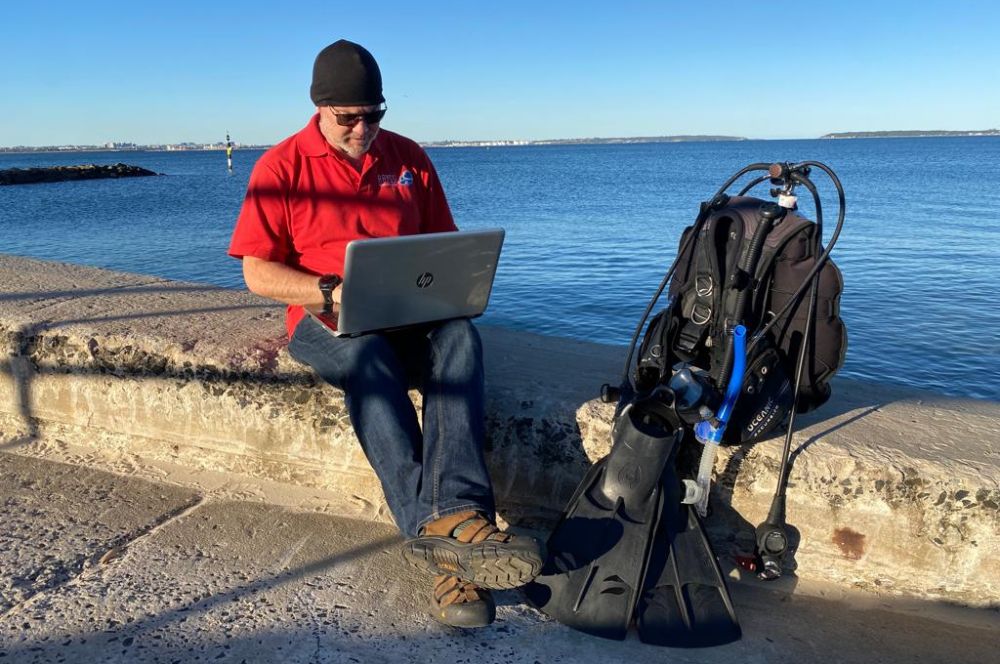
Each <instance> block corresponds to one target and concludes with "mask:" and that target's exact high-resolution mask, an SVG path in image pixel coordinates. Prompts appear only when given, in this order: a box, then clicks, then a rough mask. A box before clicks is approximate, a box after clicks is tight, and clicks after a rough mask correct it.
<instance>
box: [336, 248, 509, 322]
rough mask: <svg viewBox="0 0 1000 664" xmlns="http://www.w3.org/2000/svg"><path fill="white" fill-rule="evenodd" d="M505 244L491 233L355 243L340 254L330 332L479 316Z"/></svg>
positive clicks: (486, 299)
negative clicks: (333, 327)
mask: <svg viewBox="0 0 1000 664" xmlns="http://www.w3.org/2000/svg"><path fill="white" fill-rule="evenodd" d="M503 239H504V230H503V229H502V228H494V229H489V230H481V231H452V232H447V233H427V234H423V235H402V236H398V237H385V238H372V239H367V240H354V241H353V242H351V243H349V244H348V245H347V252H346V254H345V259H344V285H343V290H342V291H341V295H340V314H339V316H338V321H337V330H336V331H334V334H335V335H336V336H338V337H341V336H355V335H359V334H364V333H366V332H374V331H377V330H393V329H397V328H401V327H408V326H410V325H419V324H420V323H431V322H437V321H443V320H448V319H451V318H475V317H476V316H480V315H482V313H483V311H485V310H486V304H487V302H489V299H490V291H491V290H492V289H493V278H494V276H495V275H496V270H497V261H498V260H499V258H500V249H501V247H502V246H503Z"/></svg>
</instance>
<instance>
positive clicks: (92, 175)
mask: <svg viewBox="0 0 1000 664" xmlns="http://www.w3.org/2000/svg"><path fill="white" fill-rule="evenodd" d="M150 175H161V174H160V173H155V172H153V171H150V170H148V169H145V168H142V167H141V166H130V165H129V164H122V163H118V164H110V165H106V164H105V165H102V164H81V165H79V166H46V167H41V168H8V169H7V170H3V171H0V185H5V184H38V183H40V182H66V181H68V180H102V179H107V178H137V177H147V176H150Z"/></svg>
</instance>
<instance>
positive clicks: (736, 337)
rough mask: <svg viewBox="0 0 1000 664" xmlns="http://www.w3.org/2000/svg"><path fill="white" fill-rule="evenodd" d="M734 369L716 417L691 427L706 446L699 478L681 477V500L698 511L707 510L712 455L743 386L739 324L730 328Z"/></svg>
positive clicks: (742, 342) (743, 344) (744, 334)
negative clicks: (682, 498)
mask: <svg viewBox="0 0 1000 664" xmlns="http://www.w3.org/2000/svg"><path fill="white" fill-rule="evenodd" d="M732 336H733V338H732V347H733V372H732V373H731V374H730V376H729V385H728V386H727V387H726V396H725V399H723V401H722V406H721V407H720V408H719V410H718V412H717V413H716V414H715V417H713V418H710V419H705V420H702V421H701V422H698V424H696V425H695V427H694V435H695V438H697V439H698V442H700V443H702V444H703V445H704V446H705V449H704V450H702V453H701V461H700V462H699V464H698V477H697V479H695V480H684V491H685V496H684V500H683V501H682V502H684V503H687V504H693V505H694V507H695V510H697V511H698V514H700V515H701V516H705V515H706V514H707V513H708V493H709V489H710V488H711V486H712V469H713V468H714V467H715V455H716V453H717V452H718V451H719V443H720V442H722V434H724V433H725V432H726V425H727V424H729V416H730V415H732V412H733V407H734V406H735V405H736V399H737V398H738V397H739V396H740V390H742V389H743V374H744V372H745V371H746V362H747V353H746V350H747V345H746V340H747V329H746V328H745V327H743V326H742V325H737V326H736V327H734V328H733V334H732Z"/></svg>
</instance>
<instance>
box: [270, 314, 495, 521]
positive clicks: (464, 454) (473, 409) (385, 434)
mask: <svg viewBox="0 0 1000 664" xmlns="http://www.w3.org/2000/svg"><path fill="white" fill-rule="evenodd" d="M288 351H289V353H291V355H292V357H294V358H295V359H296V360H298V361H300V362H303V363H305V364H308V365H309V366H311V367H312V368H313V370H315V371H316V373H317V374H319V376H320V377H321V378H322V379H323V380H325V381H326V382H327V383H330V384H331V385H333V386H335V387H338V388H340V389H341V390H343V391H344V402H345V403H346V405H347V411H348V413H349V415H350V417H351V424H352V425H353V426H354V432H355V434H357V436H358V440H360V441H361V447H362V449H363V450H364V452H365V456H367V457H368V461H369V463H371V465H372V468H374V469H375V474H376V475H378V478H379V481H380V482H381V483H382V490H383V492H384V493H385V498H386V501H387V502H388V503H389V509H390V510H391V511H392V515H393V518H394V519H395V520H396V525H397V526H399V529H400V530H401V531H403V533H404V534H406V535H408V536H411V537H412V536H415V535H417V534H418V532H419V530H420V528H421V527H422V526H424V525H425V524H426V523H427V522H429V521H432V520H434V519H437V518H440V517H442V516H446V515H448V514H454V513H456V512H464V511H468V510H476V511H480V512H482V513H484V514H485V515H487V516H488V517H490V518H493V516H494V502H493V488H492V485H491V484H490V478H489V473H488V472H487V470H486V460H485V458H484V456H483V445H484V442H485V438H486V431H485V421H484V420H485V408H484V394H483V392H484V389H483V351H482V341H480V338H479V333H478V332H477V331H476V328H475V327H473V325H472V323H471V322H469V321H468V320H465V319H460V320H452V321H447V322H444V323H440V324H437V325H432V326H423V327H417V328H408V329H405V330H399V331H395V332H386V333H373V334H366V335H362V336H359V337H335V336H333V335H332V334H331V333H330V332H329V331H328V330H327V329H326V328H325V327H324V326H323V325H322V324H321V323H319V322H318V321H316V320H315V319H314V318H312V317H311V316H306V317H305V318H304V319H303V320H302V322H301V323H299V325H298V326H297V327H296V328H295V333H294V334H293V335H292V340H291V342H290V343H289V345H288ZM414 385H421V386H422V392H423V396H424V402H423V433H422V434H421V428H420V426H419V425H418V423H417V413H416V410H415V409H414V407H413V402H412V401H410V397H409V396H408V394H407V390H408V388H409V387H411V386H414Z"/></svg>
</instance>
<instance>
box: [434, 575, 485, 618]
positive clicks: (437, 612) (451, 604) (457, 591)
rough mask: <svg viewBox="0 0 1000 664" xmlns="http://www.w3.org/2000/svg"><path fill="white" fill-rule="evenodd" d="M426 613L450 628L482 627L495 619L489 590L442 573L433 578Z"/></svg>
mask: <svg viewBox="0 0 1000 664" xmlns="http://www.w3.org/2000/svg"><path fill="white" fill-rule="evenodd" d="M430 614H431V617H432V618H434V620H437V621H438V622H440V623H444V624H445V625H450V626H451V627H486V626H487V625H489V624H490V623H492V622H493V621H494V620H495V619H496V616H497V607H496V603H495V602H494V601H493V595H492V594H491V593H490V591H488V590H484V589H482V588H480V587H479V586H477V585H475V584H474V583H469V582H468V581H462V580H461V579H459V578H458V577H457V576H450V575H445V574H442V575H440V576H436V577H434V591H433V592H432V593H431V605H430Z"/></svg>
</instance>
